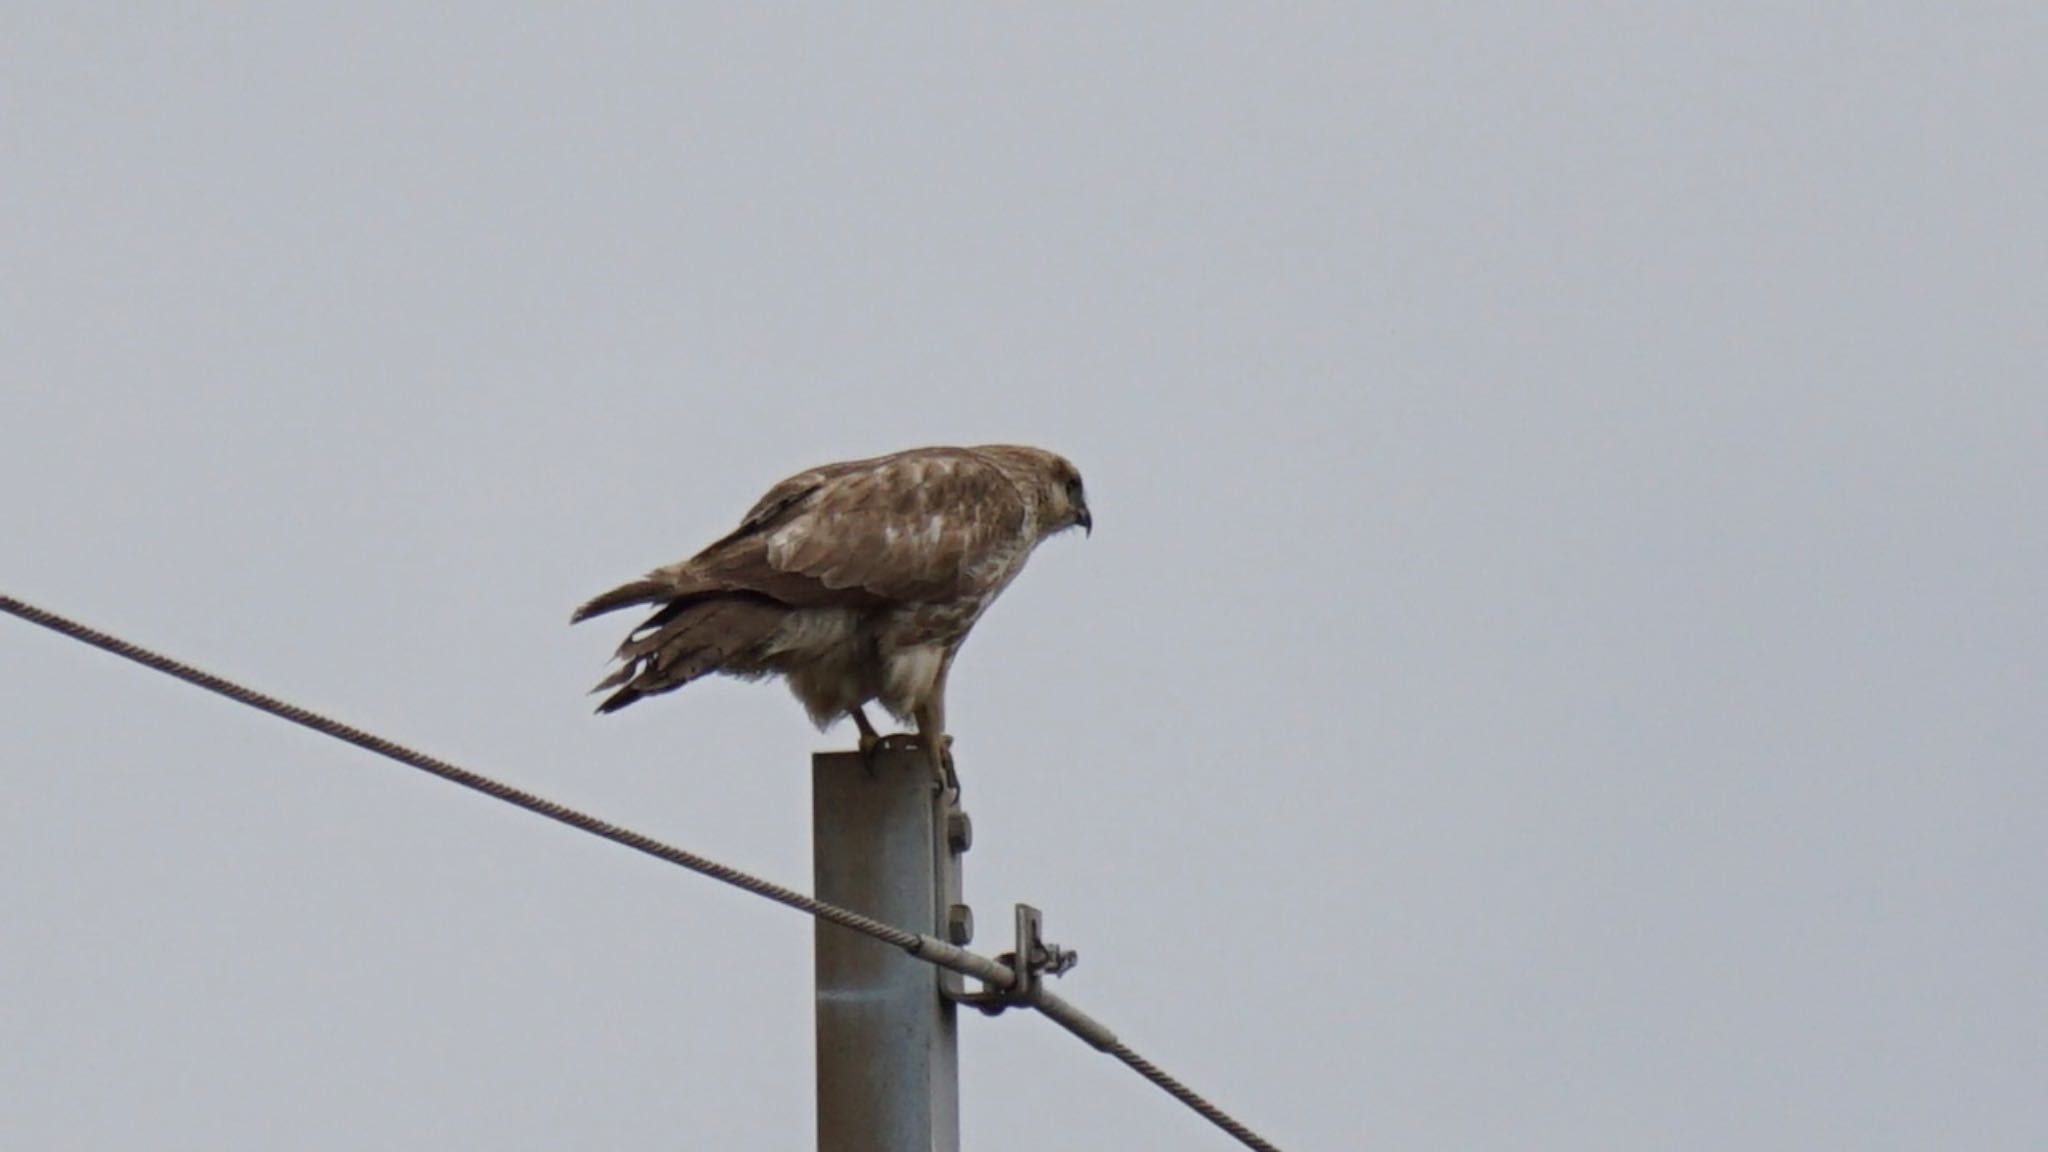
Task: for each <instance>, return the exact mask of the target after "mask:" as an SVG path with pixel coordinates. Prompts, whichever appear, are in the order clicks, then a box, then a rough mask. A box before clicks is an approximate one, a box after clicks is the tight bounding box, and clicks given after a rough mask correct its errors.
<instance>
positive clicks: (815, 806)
mask: <svg viewBox="0 0 2048 1152" xmlns="http://www.w3.org/2000/svg"><path fill="white" fill-rule="evenodd" d="M947 815H948V812H947V807H946V801H945V800H944V799H942V798H940V797H938V796H936V795H934V793H933V788H932V775H931V766H930V764H929V763H928V762H927V761H926V759H925V757H924V754H923V753H922V752H918V751H915V750H908V749H905V750H887V751H878V752H877V753H876V754H875V756H874V759H873V764H872V769H871V768H870V764H869V762H868V761H867V760H866V759H864V758H863V757H862V756H861V755H860V754H859V753H855V752H821V753H819V754H817V755H815V756H813V757H812V758H811V862H812V863H811V866H812V872H813V892H814V893H815V894H816V895H817V897H818V899H820V900H824V901H827V902H829V903H832V904H838V905H840V906H842V907H846V908H851V909H853V910H854V911H856V912H861V913H865V914H866V915H869V916H873V917H875V918H876V919H878V920H881V921H883V922H884V923H888V924H894V925H896V926H898V927H901V928H907V929H910V930H911V931H914V932H928V933H931V934H933V935H936V936H940V937H941V938H944V937H946V936H947V935H948V932H947V925H946V922H945V921H946V916H947V909H948V908H949V907H950V905H951V904H952V903H954V902H955V901H957V900H958V899H959V896H958V892H959V869H958V857H957V855H955V854H954V853H953V852H952V851H951V850H950V846H949V843H948V841H949V837H948V836H947ZM960 827H961V825H960V824H959V822H958V821H957V820H956V821H955V822H954V828H955V829H956V832H955V835H954V837H952V840H953V843H956V844H957V843H960V841H961V839H963V837H961V836H960V834H959V832H958V829H959V828H960ZM962 847H964V844H963V845H962ZM955 934H957V932H956V933H955ZM814 939H815V944H816V952H817V1015H818V1148H819V1152H927V1150H930V1152H957V1150H958V1148H959V1147H960V1078H959V1073H960V1058H959V1048H958V1033H957V1030H956V1028H955V1018H954V1012H955V1010H954V1006H953V1005H952V1003H950V1002H949V1001H947V1000H946V999H945V998H944V997H942V996H941V995H940V994H939V980H940V973H941V972H943V971H944V970H943V969H940V968H935V967H933V966H931V965H929V964H926V963H923V962H922V961H919V960H917V959H914V958H913V957H911V956H909V955H908V954H906V953H904V952H902V951H900V950H898V949H895V948H891V947H889V946H888V945H886V944H883V943H882V942H880V941H878V940H873V939H870V938H869V937H866V936H861V935H858V934H856V933H854V932H849V931H847V930H846V929H844V928H840V927H838V926H836V925H833V924H828V923H826V922H825V921H823V920H820V921H818V922H817V928H816V930H815V937H814Z"/></svg>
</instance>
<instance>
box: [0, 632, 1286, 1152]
mask: <svg viewBox="0 0 2048 1152" xmlns="http://www.w3.org/2000/svg"><path fill="white" fill-rule="evenodd" d="M0 612H5V613H7V614H8V615H10V616H15V617H18V618H20V619H22V620H26V621H28V622H29V623H31V624H37V625H40V626H42V627H44V628H47V629H49V630H51V631H52V632H56V633H58V634H60V635H63V636H68V637H70V638H71V639H73V640H77V641H79V642H81V643H84V644H89V645H91V646H92V647H94V648H98V649H100V650H101V651H104V652H110V653H112V654H114V655H116V656H119V657H121V658H122V659H124V660H130V661H133V662H134V663H137V664H140V665H142V666H143V667H145V668H149V669H152V670H154V671H157V672H161V673H163V674H164V675H166V676H171V677H174V678H176V679H179V680H183V681H185V682H186V683H187V684H191V685H194V686H196V687H199V688H204V689H206V690H207V691H209V692H213V693H216V694H218V695H221V696H225V697H227V698H228V699H230V700H233V701H235V702H236V703H238V704H243V705H247V706H248V707H250V708H254V709H257V710H258V711H261V712H267V713H269V714H270V715H272V716H276V717H278V718H279V719H281V720H288V721H290V722H292V723H294V724H297V725H299V726H300V727H302V728H310V729H312V730H313V731H315V732H318V733H320V734H321V735H323V736H331V737H333V738H334V739H336V740H340V741H342V742H344V743H347V744H353V745H355V746H356V747H358V748H361V749H363V750H364V751H366V752H373V753H375V754H377V755H379V756H382V757H384V758H386V759H388V760H395V761H397V762H398V763H400V764H404V765H406V766H407V767H410V768H417V769H419V770H420V771H422V772H426V773H428V774H430V775H434V776H438V777H440V778H441V779H443V780H446V781H448V782H449V783H451V784H459V785H461V786H462V787H464V788H468V789H470V790H472V791H476V792H481V793H483V794H484V795H486V796H489V797H491V798H492V799H494V800H501V801H504V802H505V803H507V804H511V805H513V806H515V807H518V808H524V809H525V810H527V811H528V812H532V813H534V814H535V815H538V816H545V817H547V818H548V819H550V820H553V821H556V822H557V823H560V824H566V825H568V826H569V827H571V828H574V829H576V830H578V831H581V832H588V833H590V834H591V835H593V836H601V837H603V838H604V839H606V840H610V841H612V842H613V843H615V844H621V845H624V846H625V847H627V848H631V849H633V850H634V851H636V852H641V853H644V854H646V855H648V856H652V857H654V858H655V859H657V860H665V861H667V862H668V863H670V864H674V865H677V866H678V867H682V868H687V869H689V870H690V871H692V872H695V873H697V874H699V875H701V876H708V877H710V878H711V879H713V880H717V881H719V882H720V883H724V884H730V885H732V886H733V887H735V888H738V889H740V890H742V891H745V892H751V893H753V894H754V895H756V896H763V897H766V898H767V899H770V900H773V901H775V902H776V903H778V904H782V905H786V906H788V907H790V908H794V909H796V910H798V911H799V912H804V913H808V914H809V915H811V916H815V917H817V918H818V919H820V920H824V921H827V922H829V923H832V924H837V925H839V926H840V927H843V928H848V929H851V930H852V931H855V932H859V933H861V934H863V935H865V936H870V937H873V938H874V939H876V940H880V941H882V942H883V943H885V944H889V945H891V946H893V947H897V948H901V949H903V950H904V951H905V952H908V953H909V954H910V955H912V956H915V957H917V958H918V959H920V960H924V961H925V962H927V963H930V964H935V965H938V966H940V967H943V968H949V969H951V970H953V971H956V972H961V973H963V974H966V975H969V976H973V977H974V978H976V979H977V980H980V981H982V982H983V983H984V984H987V985H989V986H992V987H996V988H1008V987H1010V986H1011V985H1012V984H1014V983H1015V982H1016V974H1015V973H1013V972H1012V971H1011V970H1010V969H1009V968H1008V967H1007V966H1005V965H1002V964H999V963H997V962H996V961H994V960H990V959H988V958H987V957H985V956H980V955H978V954H976V953H973V952H969V951H967V950H966V949H963V948H960V947H957V946H955V945H953V944H950V943H947V942H946V941H943V940H940V939H938V938H937V937H935V936H928V935H923V934H921V933H917V932H909V931H905V930H904V929H901V928H897V927H894V926H892V925H889V924H884V923H883V922H881V921H880V920H876V919H874V918H873V917H871V916H863V915H861V914H860V913H858V912H855V911H853V910H852V909H850V908H841V907H839V906H838V905H836V904H827V903H825V902H824V901H822V900H818V899H814V898H813V897H810V896H806V895H804V894H803V893H801V892H798V891H796V890H795V889H793V888H785V887H783V886H782V885H780V884H777V883H775V882H774V881H772V880H764V879H762V878H761V877H759V876H755V875H752V874H750V873H747V872H742V871H740V870H739V869H737V868H733V867H729V866H727V865H724V864H720V863H719V862H718V861H716V860H712V859H709V858H708V857H704V856H699V855H697V854H696V853H694V852H688V851H685V850H683V849H681V848H678V847H676V846H674V845H672V844H667V843H664V842H662V841H660V840H656V839H654V838H653V837H652V836H648V835H645V834H643V833H640V832H635V831H633V830H632V829H630V828H622V827H620V826H619V825H617V824H613V823H612V822H610V821H608V820H604V819H600V818H599V817H596V816H593V815H591V814H589V813H587V812H583V811H579V810H578V809H575V808H571V807H569V806H568V805H566V804H558V803H556V802H555V801H553V800H549V799H547V798H546V797H544V796H538V795H535V794H534V793H531V792H527V791H525V790H523V789H520V788H515V787H513V786H512V785H510V784H506V783H504V782H502V781H499V780H494V779H492V778H490V777H488V776H483V775H480V774H478V773H475V772H471V771H470V770H469V769H467V768H463V767H461V766H459V765H456V764H452V763H450V762H448V761H446V760H443V759H441V758H440V757H438V756H430V755H428V754H426V753H424V752H420V751H417V750H415V749H412V748H408V747H406V746H405V745H403V744H399V743H397V742H395V741H391V740H387V739H385V738H384V737H382V736H379V735H377V734H375V733H373V732H366V731H364V730H363V729H361V728H357V727H355V726H354V725H350V724H344V723H342V722H341V721H339V720H335V719H333V718H331V717H328V716H324V715H321V714H320V713H318V712H314V711H312V710H310V709H306V708H301V707H299V706H298V705H296V704H292V703H290V702H288V701H285V700H281V699H279V698H277V697H275V696H271V695H269V694H267V693H264V692H259V691H257V690H255V689H254V688H249V687H245V686H244V685H241V684H237V683H235V682H234V681H232V680H228V679H226V678H224V677H220V676H216V675H214V674H213V673H211V672H207V671H204V670H202V669H199V668H195V667H193V666H192V665H190V664H186V663H184V662H183V661H181V660H176V659H173V658H171V657H169V656H165V655H163V654H162V653H159V652H154V651H151V650H150V649H148V648H144V647H142V646H141V645H138V644H131V643H129V642H128V641H126V640H123V639H121V638H120V637H118V636H111V635H108V634H107V633H105V632H101V631H99V630H97V629H95V628H91V627H88V626H87V625H84V624H81V623H79V622H78V621H76V620H72V619H69V618H67V617H64V616H60V615H58V614H57V613H55V612H50V611H47V610H45V609H42V608H38V607H36V606H35V605H33V604H29V603H27V602H25V601H22V600H18V599H15V598H14V597H12V596H8V595H5V594H0ZM1032 991H1033V994H1032V995H1030V996H1028V997H1025V998H1024V1001H1023V1002H1024V1003H1028V1004H1031V1005H1032V1006H1033V1007H1036V1008H1038V1009H1039V1010H1040V1011H1041V1012H1043V1013H1044V1014H1045V1015H1046V1016H1047V1017H1049V1018H1051V1019H1052V1020H1054V1021H1055V1022H1057V1023H1058V1024H1060V1026H1062V1027H1064V1028H1066V1029H1067V1030H1068V1031H1070V1032H1073V1033H1074V1034H1075V1035H1077V1036H1079V1037H1081V1038H1082V1039H1083V1040H1085V1041H1087V1042H1088V1043H1089V1044H1090V1045H1091V1046H1093V1047H1095V1048H1099V1049H1101V1050H1102V1051H1105V1052H1108V1053H1109V1054H1110V1055H1112V1056H1115V1057H1116V1058H1117V1059H1119V1060H1121V1061H1123V1062H1124V1063H1125V1064H1127V1065H1129V1066H1130V1067H1131V1069H1132V1070H1133V1071H1135V1072H1137V1073H1138V1074H1139V1075H1140V1076H1143V1077H1144V1078H1145V1079H1146V1080H1148V1081H1150V1082H1151V1083H1152V1084H1153V1085H1155V1086H1157V1087H1158V1088H1160V1089H1162V1090H1164V1091H1165V1092H1166V1093H1167V1094H1169V1095H1171V1096H1172V1097H1173V1098H1174V1099H1176V1100H1179V1101H1180V1102H1181V1103H1183V1104H1185V1105H1187V1106H1188V1107H1189V1108H1191V1109H1193V1110H1194V1111H1195V1112H1197V1113H1199V1114H1200V1115H1201V1116H1202V1117H1203V1118H1204V1119H1206V1120H1208V1121H1209V1122H1210V1123H1212V1124H1214V1125H1216V1126H1217V1127H1218V1128H1221V1129H1222V1130H1223V1131H1225V1132H1228V1133H1229V1134H1230V1135H1231V1136H1232V1137H1234V1138H1236V1139H1237V1140H1238V1141H1239V1142H1240V1143H1242V1144H1244V1145H1245V1146H1246V1147H1248V1148H1254V1149H1258V1150H1259V1152H1279V1150H1278V1149H1277V1148H1275V1147H1274V1146H1273V1145H1272V1144H1270V1143H1268V1142H1267V1141H1266V1140H1264V1139H1263V1138H1261V1137H1260V1136H1259V1135H1258V1134H1257V1133H1255V1132H1253V1131H1252V1130H1251V1129H1249V1128H1246V1127H1245V1126H1244V1125H1243V1124H1241V1123H1239V1122H1238V1121H1237V1120H1236V1119H1234V1118H1232V1117H1231V1116H1230V1114H1229V1113H1227V1112H1224V1111H1223V1110H1222V1109H1220V1108H1218V1107H1216V1106H1215V1105H1214V1104H1212V1103H1210V1102H1209V1101H1208V1100H1207V1099H1205V1098H1203V1097H1202V1096H1201V1095H1200V1094H1199V1093H1197V1092H1195V1091H1193V1090H1192V1089H1190V1088H1188V1087H1187V1086H1186V1085H1185V1084H1182V1083H1181V1082H1180V1081H1178V1080H1176V1079H1174V1078H1173V1077H1172V1076H1169V1075H1167V1074H1166V1073H1165V1072H1163V1071H1161V1070H1160V1068H1159V1067H1158V1066H1157V1065H1155V1064H1153V1063H1152V1062H1151V1061H1149V1060H1147V1059H1145V1058H1144V1057H1143V1056H1140V1055H1139V1054H1138V1053H1137V1052H1136V1051H1134V1050H1132V1049H1131V1047H1130V1046H1129V1045H1127V1044H1125V1043H1124V1042H1123V1041H1121V1040H1118V1039H1117V1038H1116V1036H1115V1034H1114V1033H1112V1032H1110V1031H1109V1030H1108V1029H1107V1028H1104V1027H1103V1026H1102V1025H1101V1024H1099V1023H1097V1022H1096V1021H1094V1020H1092V1019H1090V1018H1089V1017H1088V1016H1087V1015H1086V1014H1084V1013H1082V1012H1081V1011H1080V1010H1079V1009H1077V1008H1075V1007H1074V1006H1073V1005H1071V1004H1068V1003H1067V1002H1066V1001H1065V1000H1063V999H1061V998H1060V997H1058V996H1055V995H1053V994H1052V993H1051V992H1049V991H1045V990H1044V989H1042V988H1041V987H1039V986H1037V985H1034V987H1033V990H1032Z"/></svg>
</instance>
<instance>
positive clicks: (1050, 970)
mask: <svg viewBox="0 0 2048 1152" xmlns="http://www.w3.org/2000/svg"><path fill="white" fill-rule="evenodd" d="M1044 922H1045V916H1044V913H1041V912H1040V911H1039V910H1038V909H1036V908H1033V907H1032V906H1031V905H1029V904H1019V905H1017V948H1016V951H1014V952H1005V953H1003V954H1001V955H999V956H997V957H996V963H998V964H1001V965H1003V966H1004V967H1006V968H1008V969H1009V970H1010V971H1012V972H1015V973H1016V974H1017V982H1016V983H1015V984H1012V985H1010V986H1009V987H1008V988H994V987H990V986H988V985H983V986H982V990H981V991H979V992H953V993H949V994H948V999H951V1000H952V1001H953V1002H954V1003H956V1004H968V1005H972V1006H973V1007H975V1008H979V1009H981V1010H982V1011H983V1012H984V1013H986V1014H988V1015H990V1016H994V1015H997V1014H999V1013H1001V1012H1002V1011H1003V1010H1004V1009H1006V1008H1009V1007H1011V1006H1012V1005H1015V1004H1023V1003H1027V1002H1029V1001H1030V999H1031V994H1032V990H1033V988H1034V987H1035V986H1036V985H1037V984H1038V982H1039V980H1041V979H1042V978H1044V977H1046V976H1064V975H1066V974H1067V973H1068V972H1070V971H1072V970H1073V967H1074V965H1076V964H1079V963H1080V962H1081V954H1080V953H1079V952H1078V951H1076V950H1074V949H1072V948H1062V947H1060V946H1059V945H1057V944H1048V943H1046V942H1045V938H1044V937H1043V936H1042V935H1041V930H1042V928H1043V927H1044Z"/></svg>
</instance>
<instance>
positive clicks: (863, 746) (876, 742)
mask: <svg viewBox="0 0 2048 1152" xmlns="http://www.w3.org/2000/svg"><path fill="white" fill-rule="evenodd" d="M847 715H849V716H852V717H853V726H854V727H856V728H858V729H860V763H861V767H863V768H865V769H867V773H868V779H870V780H872V779H874V778H875V753H876V752H877V751H879V750H880V749H881V748H882V747H883V744H882V736H881V734H880V733H878V732H876V731H875V726H874V725H873V724H870V723H868V714H867V712H866V711H865V710H863V709H862V708H861V706H860V705H858V704H855V705H854V706H853V711H851V712H849V713H847Z"/></svg>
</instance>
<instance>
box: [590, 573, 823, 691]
mask: <svg viewBox="0 0 2048 1152" xmlns="http://www.w3.org/2000/svg"><path fill="white" fill-rule="evenodd" d="M787 611H788V610H787V609H785V608H784V607H783V606H782V605H780V604H777V603H775V602H774V601H772V600H767V599H764V598H761V597H756V596H714V597H708V598H693V599H689V600H683V601H678V602H676V603H672V604H669V605H666V606H664V607H663V608H662V609H661V610H660V611H659V612H656V613H655V614H654V615H653V616H652V617H650V618H649V619H648V620H647V621H646V623H644V624H642V625H641V626H640V627H638V628H636V629H634V630H633V633H632V634H631V635H629V636H628V637H626V641H625V643H623V644H621V645H619V651H618V653H617V656H616V659H617V660H618V661H619V667H618V668H617V669H615V670H613V672H612V673H611V675H609V676H607V677H605V678H604V679H603V680H602V681H600V682H599V683H598V685H597V687H595V688H593V689H591V691H593V692H602V691H605V690H606V689H609V688H616V689H618V691H616V692H614V693H612V694H611V695H610V696H608V697H606V698H605V700H604V701H603V703H600V704H599V705H598V706H597V710H598V711H599V712H616V711H618V710H619V709H621V708H624V707H625V706H626V705H628V704H631V703H633V702H634V701H635V700H638V699H640V698H641V697H643V696H651V695H654V694H655V693H657V692H669V691H673V690H675V689H677V688H680V687H682V686H683V685H685V684H688V683H689V682H690V681H692V680H697V679H701V678H702V677H705V676H708V675H711V674H712V673H715V672H733V673H737V674H740V675H759V674H760V673H762V672H765V671H767V669H765V668H763V667H761V666H760V664H759V662H758V658H757V657H752V655H751V652H750V650H751V649H753V648H754V647H755V646H756V645H758V644H759V643H760V642H761V641H762V640H764V639H766V638H767V637H768V635H769V634H770V633H772V632H773V631H774V630H775V628H776V626H777V625H779V624H781V623H782V620H783V617H784V615H785V614H786V612H787Z"/></svg>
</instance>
